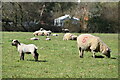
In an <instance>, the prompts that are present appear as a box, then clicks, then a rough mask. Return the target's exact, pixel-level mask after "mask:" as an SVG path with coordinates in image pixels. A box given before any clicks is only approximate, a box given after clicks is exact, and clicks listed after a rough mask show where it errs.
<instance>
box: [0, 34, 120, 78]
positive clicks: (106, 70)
mask: <svg viewBox="0 0 120 80" xmlns="http://www.w3.org/2000/svg"><path fill="white" fill-rule="evenodd" d="M58 34H59V36H51V37H50V38H51V39H52V40H51V41H45V36H38V38H40V40H38V41H31V40H29V39H30V38H31V37H33V35H32V32H2V36H3V37H2V39H3V40H2V43H1V44H2V78H118V34H99V33H93V35H96V36H99V37H100V38H101V39H102V40H103V41H104V42H105V43H106V44H107V45H108V46H109V47H110V48H111V50H112V52H111V58H110V59H109V58H106V57H104V58H92V53H91V52H85V54H84V58H79V56H78V55H79V54H78V49H77V44H76V41H63V40H62V38H63V35H64V33H58ZM74 34H77V35H80V33H74ZM12 39H18V40H19V41H20V42H21V43H25V44H35V45H36V46H37V47H38V53H39V54H40V56H39V61H38V62H35V61H34V58H33V56H32V55H31V54H30V55H27V54H26V55H25V60H24V61H20V60H19V53H18V52H17V49H16V47H14V46H12V45H11V40H12ZM96 55H98V56H103V55H102V54H101V53H96Z"/></svg>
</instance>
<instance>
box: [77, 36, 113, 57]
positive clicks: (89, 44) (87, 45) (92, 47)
mask: <svg viewBox="0 0 120 80" xmlns="http://www.w3.org/2000/svg"><path fill="white" fill-rule="evenodd" d="M77 45H78V49H79V56H80V57H81V58H82V57H83V53H84V51H91V52H92V53H93V57H94V58H95V52H101V53H102V54H104V55H106V56H107V57H108V58H110V52H111V50H110V48H109V47H108V46H107V45H106V44H105V43H104V42H103V41H102V40H101V39H100V38H99V37H96V36H93V35H91V34H81V35H79V36H78V37H77Z"/></svg>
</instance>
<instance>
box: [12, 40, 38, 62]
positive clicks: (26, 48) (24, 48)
mask: <svg viewBox="0 0 120 80" xmlns="http://www.w3.org/2000/svg"><path fill="white" fill-rule="evenodd" d="M12 46H16V48H17V50H18V52H19V53H20V60H24V55H25V53H26V54H32V55H33V57H34V59H35V61H38V56H39V54H38V53H37V49H38V48H37V47H36V46H35V45H34V44H28V45H26V44H23V43H20V42H19V41H18V40H12Z"/></svg>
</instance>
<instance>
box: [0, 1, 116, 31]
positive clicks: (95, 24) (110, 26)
mask: <svg viewBox="0 0 120 80" xmlns="http://www.w3.org/2000/svg"><path fill="white" fill-rule="evenodd" d="M65 14H69V15H70V16H74V17H77V18H79V19H80V21H78V24H72V22H71V21H70V20H68V21H65V25H64V26H63V27H58V26H54V25H53V24H54V19H55V18H58V17H60V16H63V15H65ZM41 27H42V28H45V29H47V30H52V31H54V32H61V30H62V28H68V29H69V30H70V32H99V33H108V32H109V33H116V32H118V3H117V2H114V3H113V2H112V3H110V2H109V3H101V2H97V3H77V2H3V3H2V30H3V31H27V32H29V31H35V30H39V29H40V28H41Z"/></svg>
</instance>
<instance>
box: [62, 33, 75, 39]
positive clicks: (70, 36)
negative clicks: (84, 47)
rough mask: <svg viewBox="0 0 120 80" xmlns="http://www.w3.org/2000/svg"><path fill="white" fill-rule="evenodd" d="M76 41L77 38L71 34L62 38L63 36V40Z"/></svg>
mask: <svg viewBox="0 0 120 80" xmlns="http://www.w3.org/2000/svg"><path fill="white" fill-rule="evenodd" d="M76 39H77V36H76V35H73V34H71V33H66V34H65V35H64V36H63V40H76Z"/></svg>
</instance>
